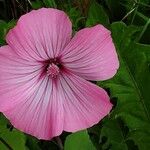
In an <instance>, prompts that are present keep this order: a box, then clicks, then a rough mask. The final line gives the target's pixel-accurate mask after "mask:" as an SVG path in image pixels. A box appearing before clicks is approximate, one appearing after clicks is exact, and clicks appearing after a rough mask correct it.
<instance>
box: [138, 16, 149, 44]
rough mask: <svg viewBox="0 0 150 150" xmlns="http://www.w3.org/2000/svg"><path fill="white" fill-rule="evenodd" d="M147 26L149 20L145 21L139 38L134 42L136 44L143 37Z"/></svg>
mask: <svg viewBox="0 0 150 150" xmlns="http://www.w3.org/2000/svg"><path fill="white" fill-rule="evenodd" d="M149 24H150V18H149V19H148V20H147V22H146V24H145V25H144V27H143V30H142V32H141V34H140V36H139V37H138V39H137V40H136V41H137V42H139V41H140V39H141V38H142V36H143V34H144V33H145V31H146V29H147V27H148V25H149Z"/></svg>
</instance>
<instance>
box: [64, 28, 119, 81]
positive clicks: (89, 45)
mask: <svg viewBox="0 0 150 150" xmlns="http://www.w3.org/2000/svg"><path fill="white" fill-rule="evenodd" d="M61 57H62V58H61V59H62V62H63V63H64V66H65V67H66V68H68V69H69V70H70V71H73V72H74V73H75V74H76V75H79V76H81V77H83V78H84V79H87V80H106V79H109V78H111V77H112V76H114V75H115V73H116V71H117V69H118V67H119V61H118V57H117V53H116V50H115V47H114V44H113V41H112V38H111V35H110V31H109V30H107V29H106V28H104V27H103V26H102V25H96V26H94V27H91V28H85V29H82V30H80V31H79V32H77V33H76V35H75V37H74V38H73V39H72V40H71V42H70V43H69V44H68V45H67V46H66V48H65V49H64V51H62V53H61Z"/></svg>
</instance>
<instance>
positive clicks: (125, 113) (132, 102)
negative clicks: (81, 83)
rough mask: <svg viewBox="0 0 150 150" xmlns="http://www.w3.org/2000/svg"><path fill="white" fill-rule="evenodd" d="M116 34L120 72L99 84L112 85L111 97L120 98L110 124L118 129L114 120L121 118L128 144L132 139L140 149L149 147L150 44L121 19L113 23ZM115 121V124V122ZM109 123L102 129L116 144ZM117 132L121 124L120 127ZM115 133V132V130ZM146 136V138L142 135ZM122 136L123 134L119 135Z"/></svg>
mask: <svg viewBox="0 0 150 150" xmlns="http://www.w3.org/2000/svg"><path fill="white" fill-rule="evenodd" d="M111 28H112V36H113V39H114V42H115V45H116V48H117V52H118V56H119V60H120V69H119V71H118V73H117V75H116V76H115V77H114V78H113V79H111V80H108V81H105V82H102V83H99V84H100V85H101V86H102V85H103V87H105V88H109V89H110V92H111V97H112V98H116V99H117V104H116V107H115V109H114V110H113V112H112V114H111V120H107V121H106V125H108V124H109V125H110V128H112V129H113V128H114V124H113V123H112V122H113V121H114V120H115V121H116V119H118V118H121V119H122V120H123V123H124V126H126V127H127V128H128V133H127V135H126V137H124V138H125V141H126V142H125V143H126V144H128V141H129V140H131V141H132V142H134V144H135V146H138V148H139V149H140V150H146V149H149V146H150V144H149V142H148V140H149V141H150V131H149V127H150V100H149V93H148V89H150V76H149V75H150V68H149V63H150V45H144V44H140V43H135V42H134V41H132V37H133V36H134V35H135V32H136V31H137V29H136V28H135V27H133V26H129V27H127V26H126V25H125V24H123V23H121V22H118V23H113V24H112V26H111ZM111 124H112V125H111ZM104 128H106V126H105V123H104V125H103V128H102V131H103V136H104V135H105V136H106V137H107V136H108V137H107V138H108V139H109V144H111V145H112V146H117V145H118V144H119V143H118V144H114V142H113V139H112V136H113V135H112V134H111V132H109V134H107V132H106V130H104ZM114 131H115V132H116V134H117V132H118V131H117V125H116V130H114ZM115 132H114V133H115ZM141 137H142V138H141ZM118 138H119V137H118Z"/></svg>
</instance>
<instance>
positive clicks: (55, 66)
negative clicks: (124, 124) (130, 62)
mask: <svg viewBox="0 0 150 150" xmlns="http://www.w3.org/2000/svg"><path fill="white" fill-rule="evenodd" d="M6 42H7V45H5V46H2V47H0V112H2V113H3V114H4V115H5V116H6V117H7V118H8V119H9V120H10V122H11V124H12V125H13V126H14V127H15V128H17V129H19V130H21V131H23V132H25V133H28V134H30V135H33V136H35V137H37V138H39V139H45V140H50V139H51V138H53V137H55V136H58V135H60V134H61V133H62V131H67V132H76V131H78V130H82V129H85V128H88V127H91V126H93V125H94V124H97V123H98V122H99V121H100V120H101V119H102V118H104V117H105V116H106V115H107V114H109V112H110V110H111V109H112V104H111V103H110V98H109V96H108V95H107V93H106V91H105V90H104V89H102V88H100V87H98V86H97V85H95V84H93V83H91V82H90V81H93V80H94V81H98V80H100V81H103V80H107V79H110V78H112V77H113V76H114V75H115V74H116V72H117V69H118V67H119V62H118V57H117V53H116V50H115V47H114V44H113V41H112V38H111V33H110V31H109V30H107V29H106V28H105V27H104V26H102V25H100V24H99V25H96V26H94V27H90V28H84V29H82V30H80V31H79V32H77V33H76V34H75V35H74V37H72V24H71V21H70V20H69V18H68V16H67V15H66V14H65V13H64V12H63V11H60V10H57V9H52V8H41V9H39V10H33V11H31V12H29V13H27V14H25V15H23V16H22V17H21V18H20V19H19V20H18V22H17V25H16V26H15V27H14V28H13V29H11V30H10V31H9V32H8V34H7V36H6Z"/></svg>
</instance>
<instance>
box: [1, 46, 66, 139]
mask: <svg viewBox="0 0 150 150" xmlns="http://www.w3.org/2000/svg"><path fill="white" fill-rule="evenodd" d="M41 66H42V65H41V64H39V63H38V62H36V63H34V62H32V64H31V63H30V62H28V61H26V60H23V59H20V58H19V57H18V56H17V55H16V54H14V53H13V51H12V49H11V48H10V47H9V46H4V47H1V48H0V71H1V74H0V112H3V113H4V115H5V116H6V117H7V118H8V119H9V120H10V122H11V123H12V124H13V125H14V126H15V127H16V128H18V129H20V130H21V131H24V132H26V133H28V134H31V135H33V136H36V137H37V138H39V139H46V140H49V139H51V138H52V137H54V136H58V135H60V134H61V132H62V131H63V119H64V116H63V114H64V113H63V103H62V102H63V101H62V97H61V95H60V94H59V93H60V92H59V89H57V86H56V84H55V81H53V80H52V79H50V78H49V77H48V76H42V77H40V74H41V72H40V70H41ZM39 77H40V78H39Z"/></svg>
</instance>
